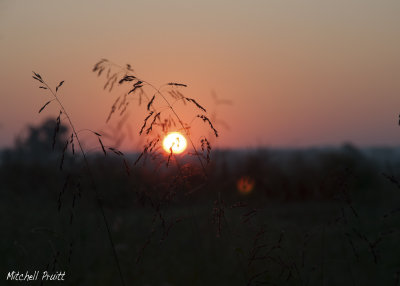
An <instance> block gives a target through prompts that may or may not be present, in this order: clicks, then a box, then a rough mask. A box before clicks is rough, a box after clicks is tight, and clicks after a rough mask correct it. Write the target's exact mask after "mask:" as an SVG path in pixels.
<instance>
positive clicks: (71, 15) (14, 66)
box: [0, 0, 400, 149]
mask: <svg viewBox="0 0 400 286" xmlns="http://www.w3.org/2000/svg"><path fill="white" fill-rule="evenodd" d="M398 15H400V1H397V0H381V1H372V0H356V1H355V0H346V1H342V0H336V1H320V0H304V1H299V0H288V1H286V0H276V1H275V0H263V1H261V0H252V1H235V0H229V1H222V0H220V1H218V0H213V1H209V0H203V1H192V0H185V1H183V0H182V1H181V0H175V1H151V0H146V1H99V0H97V1H49V0H46V1H45V0H43V1H40V0H39V1H18V0H13V1H7V0H2V1H0V49H1V50H0V51H1V52H0V64H1V69H0V87H1V89H0V148H1V147H7V146H12V145H13V142H14V140H15V138H16V136H23V135H24V134H25V133H24V132H26V126H27V125H28V124H38V123H40V122H41V121H42V120H43V119H44V118H46V117H49V116H56V115H57V114H58V109H57V106H56V105H55V104H50V105H49V106H48V108H46V109H45V110H44V111H43V112H42V113H41V114H38V110H39V109H40V107H41V106H42V105H43V104H44V103H45V102H46V101H47V100H48V98H49V96H48V94H46V92H45V91H44V90H40V89H38V84H37V82H35V81H34V80H33V79H32V77H31V73H32V71H35V72H38V73H40V74H41V75H42V77H43V78H45V80H46V81H48V82H49V83H50V85H52V86H56V85H57V84H58V83H59V82H60V81H61V80H64V81H65V83H64V85H63V87H62V89H60V97H61V100H62V101H63V103H64V106H65V107H66V109H67V110H68V111H69V114H70V116H71V118H72V119H73V122H74V124H75V125H76V127H77V129H79V130H81V129H92V130H104V131H106V130H108V129H107V128H110V127H109V126H107V124H106V123H105V119H106V117H107V115H108V113H109V111H110V106H111V105H112V103H113V102H114V100H115V99H116V98H117V97H118V96H120V94H121V92H123V91H122V90H121V89H117V90H115V91H113V92H111V93H108V92H106V91H104V90H103V84H104V78H98V77H96V75H95V74H93V73H92V71H91V69H92V67H93V65H94V64H95V63H96V62H97V61H99V60H100V59H102V58H107V59H109V60H111V61H113V62H115V63H118V64H121V65H124V64H126V63H130V64H131V65H132V67H133V68H134V69H135V72H136V73H137V74H138V75H140V77H141V78H144V79H146V80H147V81H148V82H151V83H152V84H153V85H155V86H160V85H162V84H164V83H167V82H182V83H185V84H187V85H188V87H187V88H186V89H185V90H184V92H185V95H186V96H188V97H191V98H195V99H196V100H197V101H198V102H199V103H201V105H203V106H204V107H206V109H207V110H208V111H209V114H210V115H213V118H214V119H215V127H216V128H217V129H218V130H219V133H220V137H219V138H218V139H217V140H213V144H214V146H217V147H220V148H255V147H258V146H266V147H309V146H327V145H329V146H331V145H339V144H342V143H344V142H352V143H354V144H356V145H359V146H376V145H379V146H383V145H388V146H397V145H399V142H400V129H399V128H400V127H399V125H398V119H399V117H398V116H399V113H400V80H399V79H400V68H399V67H400V52H399V51H400V17H398ZM213 94H214V95H216V96H217V98H218V99H220V100H225V101H229V103H230V104H217V103H216V101H215V98H213V96H212V95H213ZM129 108H130V109H129V114H130V117H129V123H130V126H131V129H133V137H130V138H129V139H125V141H124V144H123V146H122V149H135V148H137V146H139V145H140V144H141V143H140V142H142V141H143V138H139V136H138V130H139V129H140V125H141V124H142V122H143V116H145V112H143V111H141V109H140V108H139V107H138V106H136V105H134V104H132V105H130V106H129ZM181 112H182V113H183V115H185V118H188V119H187V120H188V121H190V116H191V115H193V112H192V111H186V110H185V109H182V111H181ZM110 124H111V125H112V124H115V121H114V123H113V122H111V123H110ZM201 124H202V123H201V122H197V121H196V123H195V124H193V129H199V130H200V129H201V130H203V129H202V128H203V125H201ZM196 132H197V130H195V131H194V134H195V136H200V135H198V134H197V133H196ZM202 132H203V131H202ZM205 132H209V131H208V130H207V131H205ZM87 140H89V141H88V142H89V143H87V144H88V145H89V144H90V139H87Z"/></svg>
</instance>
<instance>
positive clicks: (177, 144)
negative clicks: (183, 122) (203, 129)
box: [163, 132, 187, 154]
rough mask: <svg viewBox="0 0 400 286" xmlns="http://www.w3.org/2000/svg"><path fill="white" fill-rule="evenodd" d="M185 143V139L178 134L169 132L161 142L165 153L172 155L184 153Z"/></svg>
mask: <svg viewBox="0 0 400 286" xmlns="http://www.w3.org/2000/svg"><path fill="white" fill-rule="evenodd" d="M186 146H187V142H186V139H185V137H184V136H183V135H182V134H181V133H179V132H171V133H169V134H168V135H167V136H165V138H164V141H163V148H164V150H165V152H167V153H171V149H172V153H174V154H180V153H182V152H183V151H185V149H186Z"/></svg>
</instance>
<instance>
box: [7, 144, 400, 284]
mask: <svg viewBox="0 0 400 286" xmlns="http://www.w3.org/2000/svg"><path fill="white" fill-rule="evenodd" d="M29 144H30V145H24V144H22V143H21V145H20V146H19V147H16V148H15V149H13V150H8V151H4V152H3V155H2V160H1V167H0V181H1V184H0V197H1V198H0V227H1V230H2V232H1V234H2V239H1V240H0V255H1V258H2V259H1V260H0V269H1V275H2V278H0V281H1V282H0V284H1V285H17V284H18V285H25V284H24V283H25V282H22V284H21V282H10V281H6V279H5V278H6V275H7V272H9V271H12V270H19V271H22V272H26V271H27V270H29V271H32V272H33V271H35V270H40V271H44V270H46V269H48V270H49V271H53V270H54V271H56V270H62V271H66V282H62V283H61V282H60V283H59V284H60V285H119V282H120V278H119V275H118V270H117V267H116V263H115V259H114V256H113V252H112V248H111V245H110V241H109V239H108V236H107V231H106V226H105V223H104V221H103V218H102V216H101V212H100V210H99V206H98V205H97V204H96V196H95V194H94V191H93V188H92V186H91V183H90V180H89V179H88V178H89V177H88V175H87V170H86V169H85V168H84V167H82V166H84V164H83V162H82V161H81V160H80V159H74V158H72V156H71V154H67V156H66V158H65V162H64V166H63V171H60V170H59V165H60V153H59V151H57V150H56V151H54V152H48V150H45V149H46V148H48V146H47V147H46V148H44V149H43V150H42V151H43V152H42V151H40V150H41V149H40V148H39V147H37V148H36V149H35V150H34V151H32V150H28V149H27V148H26V146H32V144H33V143H32V142H31V143H29ZM46 154H47V155H46ZM136 156H137V155H131V156H126V158H127V160H128V162H130V164H132V161H134V160H135V158H136ZM212 159H213V160H212V162H211V163H210V164H209V165H208V167H207V173H208V179H207V180H206V179H204V177H203V175H202V174H201V172H200V171H199V170H198V167H197V169H196V168H192V166H191V164H192V165H193V164H194V163H193V162H192V163H191V161H188V163H187V164H184V163H182V164H181V166H180V168H179V169H180V171H178V168H177V166H176V165H174V164H171V165H170V167H169V168H168V169H166V168H165V165H163V167H161V168H160V169H158V171H154V170H155V165H154V164H152V163H151V161H148V162H147V163H146V164H145V165H143V164H142V163H141V164H139V165H138V166H136V167H133V166H131V168H130V174H129V176H128V175H127V173H126V171H125V168H124V165H123V163H122V159H121V157H119V156H111V155H108V156H107V157H103V156H101V154H97V155H96V154H94V155H92V156H91V157H90V166H91V169H92V172H93V174H94V175H93V177H94V181H95V183H96V186H97V190H98V192H99V193H100V195H101V197H102V202H103V205H104V209H105V214H106V217H107V220H108V223H109V226H110V229H111V233H112V237H113V239H114V244H115V249H116V251H117V253H118V257H119V260H120V264H121V269H122V272H123V276H124V280H125V281H126V284H127V285H154V286H155V285H160V286H161V285H326V286H327V285H393V286H397V285H400V284H399V275H400V246H399V244H398V241H399V238H400V236H399V235H400V233H399V227H400V211H398V210H399V209H400V188H399V187H398V186H397V185H396V183H397V176H398V174H399V171H400V157H399V156H398V151H397V150H396V149H384V148H382V149H368V150H359V149H357V148H355V147H354V146H351V145H344V146H342V147H340V148H325V149H322V148H321V149H307V150H267V149H264V150H253V151H216V152H214V153H213V154H212ZM244 176H245V177H248V178H251V180H254V182H255V185H254V189H253V190H252V191H251V192H250V193H249V194H246V195H243V194H241V193H239V192H238V189H237V182H238V180H239V179H240V178H241V177H244ZM67 178H69V179H67ZM57 284H58V283H57V282H45V283H44V285H57ZM26 285H40V282H39V281H36V282H32V283H26Z"/></svg>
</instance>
